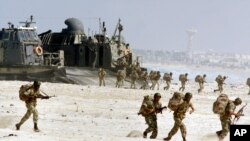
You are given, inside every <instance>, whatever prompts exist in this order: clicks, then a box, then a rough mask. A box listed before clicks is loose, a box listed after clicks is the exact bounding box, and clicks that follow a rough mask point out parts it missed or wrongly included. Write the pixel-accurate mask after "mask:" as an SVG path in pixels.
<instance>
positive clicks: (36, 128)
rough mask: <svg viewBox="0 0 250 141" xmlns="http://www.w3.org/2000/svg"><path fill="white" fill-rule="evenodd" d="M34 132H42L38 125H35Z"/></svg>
mask: <svg viewBox="0 0 250 141" xmlns="http://www.w3.org/2000/svg"><path fill="white" fill-rule="evenodd" d="M34 131H35V132H40V130H39V129H38V127H37V123H34Z"/></svg>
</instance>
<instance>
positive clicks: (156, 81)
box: [150, 71, 161, 90]
mask: <svg viewBox="0 0 250 141" xmlns="http://www.w3.org/2000/svg"><path fill="white" fill-rule="evenodd" d="M160 78H161V74H160V71H157V72H153V74H152V76H151V78H150V79H151V81H152V85H151V87H150V89H152V90H154V88H155V85H157V90H159V87H160V84H159V80H160Z"/></svg>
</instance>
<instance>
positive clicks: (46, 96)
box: [38, 90, 56, 99]
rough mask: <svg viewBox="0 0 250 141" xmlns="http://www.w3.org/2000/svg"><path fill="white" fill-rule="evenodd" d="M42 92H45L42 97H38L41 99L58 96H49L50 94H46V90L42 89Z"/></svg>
mask: <svg viewBox="0 0 250 141" xmlns="http://www.w3.org/2000/svg"><path fill="white" fill-rule="evenodd" d="M40 92H41V93H43V94H44V95H43V96H42V97H38V98H41V99H50V98H51V97H56V96H55V95H52V96H49V95H48V94H46V93H45V92H43V91H41V90H40Z"/></svg>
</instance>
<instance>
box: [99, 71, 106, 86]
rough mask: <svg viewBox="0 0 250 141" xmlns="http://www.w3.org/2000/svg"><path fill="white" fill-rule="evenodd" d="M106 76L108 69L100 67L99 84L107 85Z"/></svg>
mask: <svg viewBox="0 0 250 141" xmlns="http://www.w3.org/2000/svg"><path fill="white" fill-rule="evenodd" d="M105 76H106V71H105V70H104V69H103V68H100V69H99V71H98V77H99V86H102V85H103V86H105Z"/></svg>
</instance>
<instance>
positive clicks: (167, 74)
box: [163, 73, 171, 81]
mask: <svg viewBox="0 0 250 141" xmlns="http://www.w3.org/2000/svg"><path fill="white" fill-rule="evenodd" d="M163 80H165V81H171V76H170V74H169V73H164V76H163Z"/></svg>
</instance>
